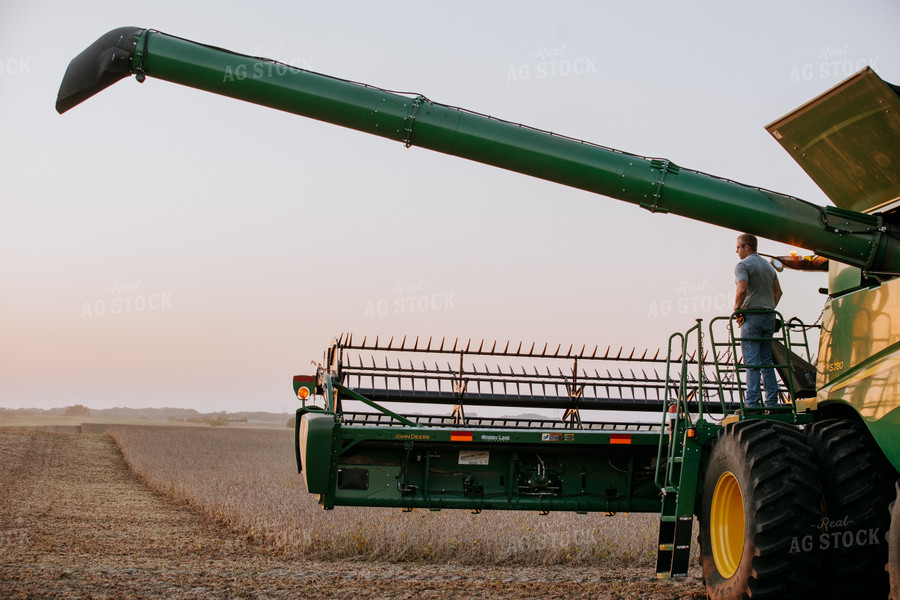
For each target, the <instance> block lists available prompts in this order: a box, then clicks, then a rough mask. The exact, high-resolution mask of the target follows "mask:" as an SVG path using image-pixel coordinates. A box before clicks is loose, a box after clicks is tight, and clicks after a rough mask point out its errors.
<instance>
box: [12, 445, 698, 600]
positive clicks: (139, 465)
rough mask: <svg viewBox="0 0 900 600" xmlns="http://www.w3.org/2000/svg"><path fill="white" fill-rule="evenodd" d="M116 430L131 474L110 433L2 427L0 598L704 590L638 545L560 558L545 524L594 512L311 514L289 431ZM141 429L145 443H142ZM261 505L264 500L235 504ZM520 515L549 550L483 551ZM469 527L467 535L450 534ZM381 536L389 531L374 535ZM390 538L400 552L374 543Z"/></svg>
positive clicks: (692, 594) (676, 594) (681, 594)
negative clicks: (655, 563) (667, 570)
mask: <svg viewBox="0 0 900 600" xmlns="http://www.w3.org/2000/svg"><path fill="white" fill-rule="evenodd" d="M116 436H117V437H118V439H119V440H120V441H121V443H122V444H123V446H124V447H125V449H126V450H125V451H126V453H127V455H128V456H129V459H130V461H131V462H132V464H134V465H135V468H136V469H140V470H142V476H141V477H138V476H136V475H135V474H134V472H133V471H132V470H131V469H130V468H129V467H128V464H126V462H125V461H124V460H123V458H122V455H121V453H120V451H119V449H118V447H117V446H116V444H115V442H114V441H113V440H112V438H110V437H108V436H103V435H87V434H66V433H49V432H35V431H23V430H14V429H5V430H0V486H2V489H3V494H2V496H0V549H2V561H0V563H2V564H0V597H3V598H32V597H76V598H78V597H93V598H120V597H121V598H124V597H143V598H179V597H180V598H222V597H248V598H280V597H284V598H289V597H290V598H293V597H305V598H387V597H391V598H395V597H399V598H438V597H440V598H651V599H662V598H702V597H703V593H702V586H701V584H700V582H699V580H698V579H697V577H696V575H695V576H693V577H691V578H688V579H685V580H676V581H656V580H655V579H653V573H652V566H650V565H648V564H647V559H646V557H644V558H642V557H641V556H638V557H635V558H633V559H632V558H628V555H627V554H626V555H614V554H610V555H608V556H599V557H597V556H595V557H593V558H585V557H584V556H581V554H582V553H581V552H579V553H578V554H579V555H578V556H577V557H576V556H573V557H572V558H571V559H566V558H565V556H563V557H562V560H560V555H559V550H558V549H557V548H555V547H554V544H555V543H556V542H554V540H556V539H557V537H554V535H555V534H554V533H553V532H554V531H555V530H556V529H560V528H561V529H562V531H563V533H562V534H561V536H560V538H559V539H562V537H564V536H565V535H573V534H574V532H575V528H576V527H577V524H578V523H589V521H584V520H583V519H588V520H590V519H593V518H594V517H592V516H576V515H572V516H571V518H572V519H573V523H572V524H569V523H566V522H565V521H559V522H556V523H555V525H556V526H555V527H554V522H553V520H552V519H553V517H554V515H552V514H551V515H549V517H540V518H539V517H537V516H536V515H534V516H531V515H520V514H507V513H495V514H494V515H495V516H497V517H500V519H499V520H492V519H491V517H492V515H488V514H487V513H483V514H481V515H477V516H473V515H469V514H468V513H463V512H461V511H443V512H441V513H427V512H425V513H421V514H420V513H418V512H417V513H412V514H399V513H397V512H396V511H391V510H388V509H381V510H373V511H365V512H360V511H361V509H355V508H347V509H336V510H335V511H330V512H325V511H321V509H318V507H316V506H315V504H314V502H311V497H310V496H309V495H308V494H306V493H305V491H304V490H303V488H302V483H301V482H300V481H299V479H298V477H297V475H296V472H290V469H291V468H292V465H291V462H290V460H287V461H284V457H283V456H279V455H278V453H279V452H280V453H282V454H287V458H288V459H292V455H291V450H290V448H291V447H290V434H289V432H280V431H260V432H254V431H251V430H225V429H223V430H211V429H204V428H196V429H189V428H177V429H175V428H159V429H156V428H150V427H147V428H144V427H135V428H125V429H120V430H118V431H117V432H116ZM179 436H180V437H179ZM206 436H210V437H206ZM126 438H127V441H126ZM285 440H286V443H287V451H286V452H285V450H284V449H283V448H282V446H281V444H282V442H284V441H285ZM151 442H153V443H155V444H157V446H156V447H157V450H156V451H150V450H147V448H150V447H152V444H151ZM179 443H180V444H181V446H179ZM198 444H199V445H200V446H202V447H206V448H207V451H206V452H205V453H204V452H201V451H199V450H198V449H197V448H198V446H197V445H198ZM142 448H143V449H144V450H143V451H142V450H141V449H142ZM159 448H165V449H166V451H165V452H168V453H169V454H168V455H166V454H164V453H163V454H160V453H161V452H162V451H161V450H159ZM184 451H189V452H190V454H188V455H184V454H180V453H181V452H184ZM166 456H168V458H166ZM185 456H188V457H193V458H187V459H186V458H185ZM139 457H140V458H139ZM141 461H143V462H141ZM216 464H218V465H219V467H218V468H215V465H216ZM223 464H224V466H223ZM166 465H168V466H166ZM211 465H212V466H211ZM151 469H156V470H155V471H152V470H151ZM241 470H243V475H240V472H241ZM172 473H182V474H181V475H180V476H179V477H177V478H172ZM204 473H206V474H207V475H206V478H203V477H202V476H203V474H204ZM267 477H268V478H269V479H268V480H266V478H267ZM167 478H168V479H167ZM145 481H146V482H147V483H145ZM192 481H194V482H196V484H197V485H194V486H192V485H189V483H190V482H192ZM215 481H218V482H219V483H218V487H212V486H213V482H215ZM278 482H281V483H280V484H279V483H278ZM261 483H265V485H264V486H261ZM150 486H153V487H155V488H158V489H159V490H164V491H162V492H158V491H153V490H152V489H150ZM167 486H168V487H167ZM261 487H263V488H265V489H260V488H261ZM198 490H200V491H204V490H205V492H206V496H205V497H204V496H202V495H197V493H198ZM210 499H218V500H221V501H222V502H220V503H219V504H218V505H210V504H209V501H210ZM266 504H270V505H271V509H270V510H268V511H267V512H256V515H255V516H254V515H253V513H252V512H248V511H249V510H250V509H249V507H251V506H252V507H254V508H253V509H252V510H253V511H257V510H258V509H257V508H255V507H256V506H263V505H266ZM229 506H230V508H228V507H229ZM226 508H227V509H228V510H227V511H225V512H223V510H224V509H226ZM559 516H565V515H559ZM410 517H412V520H411V521H405V519H408V518H410ZM485 517H487V518H485ZM281 518H284V519H285V522H284V523H282V524H281V531H284V532H290V533H284V534H282V535H279V534H278V531H279V529H278V520H279V519H281ZM432 518H434V521H432V522H427V523H426V521H428V520H429V519H432ZM528 518H532V519H534V520H539V519H544V520H546V521H545V522H547V523H548V525H547V526H546V527H547V529H546V530H541V532H540V535H535V536H533V538H534V540H535V543H537V544H539V543H547V544H548V548H549V550H547V552H548V554H550V555H551V556H552V557H553V558H551V559H548V560H543V559H540V551H537V552H535V551H534V550H533V549H531V548H525V547H524V546H522V547H520V546H518V543H517V544H513V546H514V547H513V548H512V549H509V550H505V552H506V554H498V555H496V556H494V555H493V554H492V553H494V552H497V551H498V548H502V547H501V546H489V544H488V543H487V541H488V540H490V539H497V538H502V537H503V536H505V535H508V534H510V533H512V536H511V537H510V539H516V540H517V539H518V538H519V534H520V533H521V532H514V531H512V532H510V531H507V530H510V529H512V527H511V526H510V524H511V523H516V522H517V521H509V520H505V521H504V520H503V519H528ZM597 518H598V519H603V518H602V517H597ZM620 518H622V517H616V518H615V519H620ZM476 519H477V521H476ZM579 519H581V521H579ZM615 519H605V520H607V521H614V520H615ZM304 520H306V522H305V524H304ZM623 522H624V519H623ZM471 523H475V524H474V525H473V524H471ZM591 526H592V525H590V524H589V525H588V527H591ZM359 527H362V530H361V531H358V530H357V528H359ZM450 527H461V530H460V532H455V531H452V530H449V529H447V528H450ZM539 527H540V525H539ZM629 527H630V526H629ZM504 528H505V529H504ZM570 528H571V529H570ZM369 529H371V531H369ZM526 529H527V528H526ZM625 529H628V528H625ZM625 529H623V530H622V534H623V535H624V534H627V533H628V532H627V531H626V530H625ZM307 531H312V532H313V533H311V534H309V535H311V536H312V537H308V535H307ZM326 531H327V532H334V531H337V532H338V533H337V534H332V536H333V538H334V539H335V540H338V541H336V542H335V544H333V545H330V544H328V543H326V542H324V541H323V542H321V543H318V545H317V544H316V543H314V544H312V545H310V544H309V540H310V539H312V540H316V539H320V540H321V539H322V532H326ZM385 531H387V533H386V534H383V532H385ZM567 531H569V532H570V533H566V532H567ZM588 531H590V529H588ZM470 532H478V533H479V535H480V536H481V537H478V538H464V535H467V534H468V533H470ZM316 533H319V538H316V537H315V535H316ZM404 533H405V534H406V536H407V537H406V538H404V537H403V536H404ZM492 533H493V535H492ZM529 533H532V532H529ZM381 535H385V537H386V539H388V540H389V542H390V543H388V542H384V543H383V544H382V545H379V544H378V543H376V542H377V541H378V539H379V536H381ZM452 535H455V539H457V541H459V540H463V539H465V542H463V543H462V549H460V548H451V547H450V546H449V545H447V544H446V540H447V539H448V538H449V539H451V540H452V539H454V538H453V537H450V536H452ZM548 535H549V536H550V537H546V536H548ZM360 536H361V537H360ZM417 536H431V537H430V538H429V537H425V538H423V539H425V540H426V541H427V540H428V539H431V540H434V542H433V547H432V551H431V552H430V553H425V552H423V551H422V550H421V549H416V548H415V546H416V544H419V543H421V541H422V540H421V539H418V537H417ZM410 537H413V538H415V539H412V540H410V539H409V538H410ZM475 539H477V540H478V542H477V543H475V542H474V540H475ZM579 539H580V538H579ZM398 540H399V542H398ZM404 540H407V541H406V542H405V544H406V545H407V546H409V547H410V548H408V549H406V550H403V549H402V546H404ZM442 540H443V541H442ZM578 543H579V544H580V543H582V542H578ZM605 543H606V542H602V543H601V542H598V544H605ZM391 544H399V545H400V546H401V549H399V550H398V549H397V548H389V549H387V550H386V549H385V547H386V546H390V545H391ZM442 544H444V545H442ZM470 544H471V546H472V547H471V548H470V547H469V545H470ZM478 545H481V548H477V546H478ZM484 548H487V549H484ZM404 553H405V554H404ZM471 553H474V554H475V556H477V557H478V558H477V561H473V560H472V559H471V558H470V557H469V555H470V554H471ZM474 562H477V564H473V563H474ZM542 563H557V564H542ZM523 565H524V566H523Z"/></svg>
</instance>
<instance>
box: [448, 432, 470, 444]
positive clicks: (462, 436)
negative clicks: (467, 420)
mask: <svg viewBox="0 0 900 600" xmlns="http://www.w3.org/2000/svg"><path fill="white" fill-rule="evenodd" d="M450 441H451V442H471V441H472V432H471V431H451V432H450Z"/></svg>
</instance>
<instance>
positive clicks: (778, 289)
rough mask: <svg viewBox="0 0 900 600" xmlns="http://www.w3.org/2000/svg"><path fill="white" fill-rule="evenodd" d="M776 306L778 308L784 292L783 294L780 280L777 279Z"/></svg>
mask: <svg viewBox="0 0 900 600" xmlns="http://www.w3.org/2000/svg"><path fill="white" fill-rule="evenodd" d="M774 292H775V306H778V301H779V300H781V296H782V292H781V284H780V283H778V278H777V277H776V278H775V289H774Z"/></svg>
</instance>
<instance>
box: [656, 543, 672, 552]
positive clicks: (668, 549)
mask: <svg viewBox="0 0 900 600" xmlns="http://www.w3.org/2000/svg"><path fill="white" fill-rule="evenodd" d="M659 549H660V551H661V552H672V551H674V550H675V544H660V545H659Z"/></svg>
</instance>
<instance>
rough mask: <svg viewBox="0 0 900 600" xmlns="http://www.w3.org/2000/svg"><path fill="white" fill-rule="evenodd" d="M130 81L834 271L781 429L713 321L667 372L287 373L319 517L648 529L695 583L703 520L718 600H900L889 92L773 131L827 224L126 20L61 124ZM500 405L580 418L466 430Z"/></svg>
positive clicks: (401, 359)
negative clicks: (756, 400)
mask: <svg viewBox="0 0 900 600" xmlns="http://www.w3.org/2000/svg"><path fill="white" fill-rule="evenodd" d="M130 74H134V75H136V77H137V79H138V81H143V80H144V78H145V77H148V76H149V77H155V78H159V79H163V80H167V81H171V82H174V83H179V84H182V85H186V86H190V87H195V88H199V89H203V90H207V91H210V92H214V93H217V94H221V95H225V96H230V97H234V98H238V99H241V100H246V101H249V102H253V103H256V104H261V105H265V106H269V107H272V108H276V109H279V110H283V111H288V112H291V113H296V114H299V115H303V116H307V117H311V118H314V119H319V120H323V121H327V122H330V123H334V124H337V125H342V126H345V127H349V128H353V129H357V130H359V131H363V132H366V133H371V134H374V135H378V136H382V137H386V138H389V139H392V140H394V141H397V142H401V143H403V144H405V145H406V146H420V147H423V148H428V149H431V150H435V151H437V152H442V153H446V154H452V155H455V156H460V157H463V158H467V159H470V160H474V161H478V162H482V163H486V164H490V165H495V166H497V167H501V168H504V169H509V170H512V171H517V172H520V173H524V174H526V175H531V176H534V177H539V178H542V179H547V180H550V181H555V182H558V183H561V184H564V185H567V186H572V187H575V188H580V189H583V190H586V191H589V192H593V193H596V194H600V195H603V196H608V197H611V198H615V199H619V200H624V201H626V202H630V203H633V204H636V205H638V206H640V207H643V208H645V209H647V210H648V211H650V212H663V213H673V214H676V215H681V216H684V217H688V218H691V219H696V220H699V221H704V222H708V223H712V224H715V225H720V226H722V227H727V228H730V229H734V230H735V231H739V232H748V233H753V234H756V235H759V236H762V237H765V238H769V239H772V240H778V241H781V242H785V243H788V244H791V245H794V246H798V247H802V248H806V249H808V250H810V251H812V252H814V253H815V254H814V256H812V257H806V258H802V259H797V258H787V259H786V260H785V261H784V262H786V263H787V264H788V266H793V267H796V268H803V267H815V268H819V269H827V270H828V272H829V284H828V288H827V290H823V292H824V293H826V294H827V297H826V300H825V307H824V313H823V318H822V323H821V326H820V327H821V331H820V335H819V338H820V341H819V348H818V355H817V356H818V359H817V361H815V362H816V366H815V367H813V366H812V365H811V364H810V363H811V362H813V359H812V355H811V354H810V351H809V348H808V347H807V342H806V332H807V329H808V327H807V326H805V325H803V324H802V323H800V322H799V321H798V320H796V319H790V320H787V321H783V325H782V327H781V329H780V330H779V331H778V332H776V334H775V338H776V339H775V340H773V344H774V345H775V348H776V349H780V352H779V353H777V354H776V356H779V357H780V358H776V361H777V362H779V363H780V365H779V372H780V373H781V375H782V381H783V382H784V387H783V389H782V399H783V404H782V405H781V407H779V408H778V409H776V410H773V411H769V413H766V414H763V413H760V412H754V411H752V410H750V409H748V408H746V407H745V406H744V403H743V383H742V379H741V376H742V373H743V371H744V370H745V369H746V368H747V365H745V364H742V363H741V362H740V360H733V358H732V357H736V356H738V354H739V353H738V348H739V345H740V344H739V342H740V335H739V330H738V328H737V327H736V326H735V325H734V321H735V315H726V316H723V317H719V318H716V319H713V320H712V321H711V322H710V323H709V324H708V327H707V328H706V329H704V327H703V323H701V322H700V321H699V320H698V321H697V324H696V325H695V326H694V327H692V328H691V329H690V330H688V331H687V332H684V333H677V334H674V335H673V336H672V337H671V338H670V339H669V347H668V350H667V351H666V352H658V353H655V354H651V353H646V352H644V353H634V352H622V351H620V350H609V349H601V348H582V349H575V348H568V349H563V348H555V349H553V348H546V347H544V348H540V347H524V346H521V345H519V346H515V347H513V346H510V345H508V344H507V345H503V346H502V347H501V346H499V345H497V344H484V343H474V344H473V343H471V342H465V343H460V342H458V341H448V340H436V339H429V340H418V339H416V340H412V339H405V338H404V339H403V340H402V341H399V340H393V339H392V340H390V341H388V342H385V341H384V340H374V341H371V340H366V339H364V340H362V341H361V342H360V341H358V340H356V341H354V340H353V338H352V337H350V336H346V337H344V336H342V337H341V338H340V339H338V340H336V341H335V342H334V343H333V344H332V345H331V347H330V348H329V349H328V350H327V351H326V354H325V360H324V361H323V364H322V365H321V366H320V367H319V368H318V371H317V372H316V373H315V374H313V375H309V376H298V377H295V378H294V391H295V393H296V394H297V395H298V397H299V399H300V400H301V404H302V406H301V408H300V409H298V411H297V431H296V434H297V437H296V451H297V461H298V466H299V467H300V469H301V471H302V473H303V476H304V478H305V481H306V485H307V488H308V490H309V491H310V492H311V493H313V494H317V495H318V498H319V501H320V502H321V504H322V505H323V506H324V507H325V508H328V509H330V508H333V507H334V506H338V505H360V506H391V507H402V508H404V509H413V508H426V509H432V510H438V509H442V508H456V509H468V510H471V511H474V512H480V511H482V510H490V509H527V510H537V511H541V512H547V511H552V510H566V511H576V512H596V511H603V512H607V513H614V512H617V511H630V512H659V513H660V515H661V517H660V533H659V552H658V562H657V575H658V576H659V577H678V576H684V575H686V574H687V571H688V566H689V555H690V544H691V537H692V535H691V529H692V524H693V518H694V515H696V516H697V517H698V519H699V529H700V535H699V544H700V560H701V563H702V569H703V577H704V580H705V583H706V586H707V590H708V594H709V596H710V597H711V598H746V597H751V598H779V599H782V598H792V599H796V598H814V597H815V598H820V597H821V598H824V597H833V598H844V597H851V596H852V597H855V598H860V597H865V598H884V597H886V596H888V594H889V592H890V593H892V595H893V597H894V598H900V595H898V587H900V572H898V571H900V567H898V552H900V548H898V546H900V503H894V500H895V498H896V494H897V491H896V481H897V477H898V470H900V435H898V433H900V279H898V275H900V200H898V197H900V168H898V166H900V98H898V95H897V94H898V88H897V87H895V86H892V85H890V84H888V83H886V82H884V81H883V80H881V79H880V78H879V77H878V76H877V75H876V74H875V73H874V72H873V71H872V70H870V69H864V70H863V71H861V72H859V73H857V74H856V75H854V76H852V77H850V78H849V79H848V80H846V81H845V82H843V83H841V84H840V85H838V86H836V87H835V88H833V89H831V90H829V91H827V92H825V93H824V94H822V95H821V96H819V97H817V98H815V99H814V100H812V101H810V102H809V103H807V104H805V105H804V106H802V107H800V108H798V109H797V110H795V111H794V112H792V113H791V114H789V115H787V116H785V117H783V118H781V119H779V120H778V121H776V122H774V123H772V124H771V125H769V126H768V130H769V132H770V133H771V134H772V136H773V137H774V138H775V139H776V140H777V141H778V142H779V143H780V144H781V145H782V146H784V148H785V149H786V150H787V151H788V152H789V153H790V154H791V156H792V157H793V158H794V159H795V160H796V161H797V162H798V163H799V164H800V165H801V166H802V167H803V168H804V170H806V172H807V173H808V174H809V175H810V176H811V177H812V178H813V179H814V180H815V181H816V183H817V184H818V185H819V186H820V187H821V188H822V190H823V191H824V192H825V193H826V194H827V195H828V197H829V198H831V200H832V201H833V202H834V204H835V206H825V207H822V206H817V205H814V204H811V203H809V202H805V201H803V200H800V199H797V198H794V197H790V196H785V195H783V194H778V193H775V192H771V191H768V190H764V189H760V188H757V187H753V186H748V185H743V184H740V183H736V182H734V181H730V180H727V179H722V178H719V177H714V176H710V175H707V174H704V173H700V172H697V171H693V170H690V169H686V168H683V167H680V166H678V165H676V164H674V163H672V162H670V161H668V160H664V159H651V158H644V157H641V156H635V155H632V154H627V153H624V152H620V151H617V150H613V149H610V148H605V147H602V146H598V145H595V144H591V143H587V142H584V141H581V140H577V139H573V138H568V137H563V136H560V135H555V134H552V133H549V132H546V131H541V130H537V129H533V128H530V127H526V126H523V125H520V124H517V123H510V122H507V121H503V120H499V119H496V118H492V117H489V116H485V115H481V114H477V113H474V112H471V111H468V110H463V109H460V108H456V107H452V106H447V105H443V104H439V103H436V102H433V101H431V100H429V99H427V98H425V97H423V96H408V95H403V94H397V93H391V92H388V91H385V90H382V89H379V88H376V87H372V86H369V85H364V84H359V83H354V82H350V81H346V80H342V79H337V78H334V77H329V76H325V75H321V74H317V73H312V72H309V71H305V70H302V69H297V68H294V67H288V66H287V65H283V64H281V63H276V62H273V61H270V60H267V59H263V58H256V57H251V56H245V55H241V54H237V53H234V52H229V51H226V50H223V49H221V48H215V47H211V46H207V45H203V44H199V43H195V42H191V41H188V40H184V39H181V38H177V37H174V36H171V35H166V34H163V33H160V32H158V31H154V30H148V29H139V28H133V27H126V28H121V29H117V30H114V31H111V32H109V33H108V34H106V35H104V36H103V37H101V38H100V39H99V40H97V42H95V43H94V44H93V45H91V46H90V47H88V48H87V49H86V50H85V51H84V52H82V53H81V54H80V55H79V56H78V57H76V58H75V59H74V60H73V61H72V63H71V64H70V66H69V69H68V71H67V72H66V75H65V79H64V80H63V82H62V85H61V87H60V91H59V97H58V99H57V104H56V108H57V110H58V111H59V112H60V113H62V112H65V111H67V110H69V109H70V108H72V107H73V106H75V105H77V104H78V103H80V102H82V101H84V100H85V99H87V98H89V97H90V96H92V95H94V94H95V93H97V92H99V91H101V90H102V89H104V88H106V87H108V86H110V85H112V84H113V83H115V82H116V81H118V80H119V79H122V78H124V77H127V76H128V75H130ZM704 344H705V345H706V347H704ZM487 360H490V361H492V362H496V363H498V364H499V365H500V366H497V367H488V366H482V367H479V366H478V363H479V362H482V361H487ZM476 361H477V362H476ZM386 403H388V404H391V405H392V406H400V405H401V403H414V404H416V405H422V404H434V403H437V404H443V405H445V406H446V410H445V412H444V413H443V414H442V415H440V416H434V415H431V416H423V415H410V414H406V415H404V414H401V413H400V412H395V411H394V410H390V409H389V408H388V407H386V406H384V404H386ZM485 406H486V407H502V408H503V409H504V412H507V413H509V412H511V409H514V408H515V409H522V410H526V411H529V410H531V409H535V410H542V409H557V411H559V410H563V411H564V413H565V416H564V418H563V419H562V420H554V419H551V418H546V417H545V418H538V417H531V416H529V417H527V418H526V417H522V418H499V417H486V416H481V417H475V416H472V414H471V413H472V410H469V413H470V414H469V415H467V414H466V409H470V408H471V407H485ZM359 407H363V410H360V409H359ZM451 407H452V409H451ZM494 410H496V409H494ZM613 411H615V413H616V414H617V415H620V414H622V411H656V412H657V417H655V418H653V419H652V422H648V420H647V419H646V418H643V419H641V418H635V419H632V420H631V422H621V420H615V419H613V418H612V417H611V415H612V414H613ZM532 412H534V411H532ZM557 414H559V413H558V412H557ZM645 415H646V412H645ZM889 554H890V558H889Z"/></svg>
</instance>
